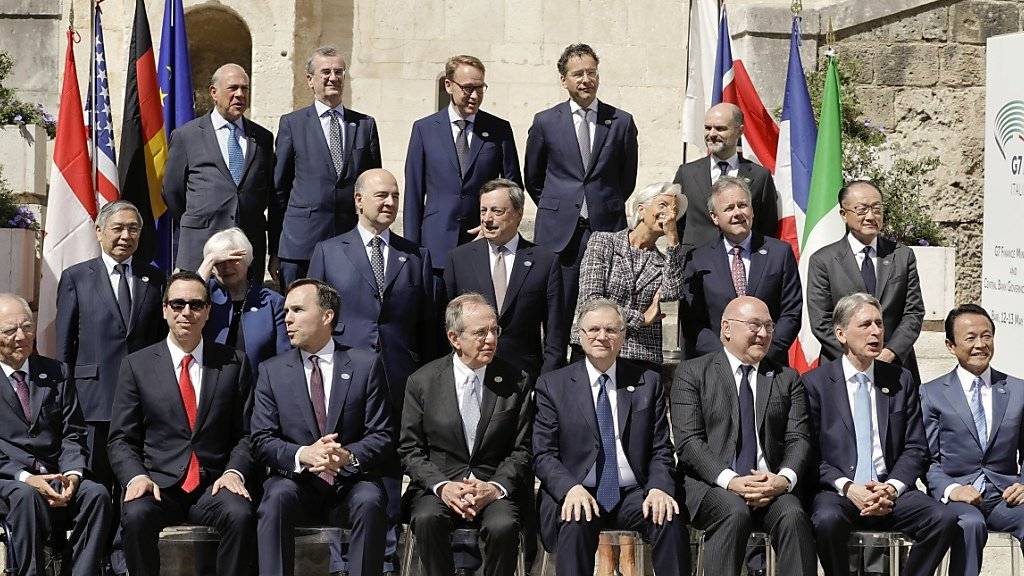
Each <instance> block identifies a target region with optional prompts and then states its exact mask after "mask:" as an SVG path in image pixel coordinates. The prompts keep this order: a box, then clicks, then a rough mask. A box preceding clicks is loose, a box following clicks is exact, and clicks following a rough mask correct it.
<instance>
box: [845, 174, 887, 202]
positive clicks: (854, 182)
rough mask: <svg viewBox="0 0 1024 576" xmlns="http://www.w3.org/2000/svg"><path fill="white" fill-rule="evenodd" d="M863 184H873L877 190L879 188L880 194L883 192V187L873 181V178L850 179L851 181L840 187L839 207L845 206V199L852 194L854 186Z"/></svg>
mask: <svg viewBox="0 0 1024 576" xmlns="http://www.w3.org/2000/svg"><path fill="white" fill-rule="evenodd" d="M863 185H867V186H871V187H872V188H874V189H875V190H878V193H879V194H881V193H882V189H881V188H879V187H878V185H877V184H875V183H874V182H872V181H871V180H850V181H849V182H847V183H845V184H843V187H842V188H840V189H839V207H840V208H842V207H843V206H842V204H843V200H846V197H847V196H848V195H849V194H850V188H853V187H854V186H863Z"/></svg>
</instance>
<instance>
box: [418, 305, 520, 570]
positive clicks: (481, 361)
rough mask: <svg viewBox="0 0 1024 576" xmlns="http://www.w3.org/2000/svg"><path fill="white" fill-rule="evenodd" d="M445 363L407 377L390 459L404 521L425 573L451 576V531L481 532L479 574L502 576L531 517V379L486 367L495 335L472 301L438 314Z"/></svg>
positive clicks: (492, 322) (486, 308)
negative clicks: (401, 469) (401, 468)
mask: <svg viewBox="0 0 1024 576" xmlns="http://www.w3.org/2000/svg"><path fill="white" fill-rule="evenodd" d="M445 327H446V328H447V335H448V342H449V343H450V344H451V346H452V349H453V350H454V351H453V353H452V354H451V355H448V356H445V357H443V358H438V359H437V360H434V361H433V362H430V363H429V364H427V365H426V366H424V367H423V368H420V369H419V370H417V371H416V372H415V373H414V374H413V375H412V376H410V377H409V385H408V387H407V388H406V391H405V408H404V409H403V414H402V435H401V441H400V444H399V448H398V449H399V453H400V454H401V456H402V463H403V464H404V465H405V469H406V470H407V471H408V474H409V478H410V479H411V482H410V484H409V489H408V490H407V492H406V495H405V497H406V498H407V499H408V502H409V506H410V509H411V520H410V522H409V524H410V526H411V528H412V531H413V533H414V534H415V535H416V540H417V542H418V546H417V550H419V551H420V558H421V560H422V562H423V566H424V567H425V568H426V573H427V574H438V575H440V574H453V573H454V572H455V566H454V563H453V560H452V554H451V531H452V529H453V528H455V527H457V526H456V525H457V524H459V523H460V521H461V522H466V523H470V524H472V525H475V526H478V527H480V534H481V536H482V537H483V540H484V558H485V562H484V567H483V568H484V574H486V575H487V576H511V575H512V574H514V573H515V566H516V562H515V558H516V553H517V551H518V548H519V533H520V530H521V528H522V525H523V516H524V515H526V514H529V513H530V512H531V510H530V508H529V507H528V506H525V505H524V504H528V503H529V502H531V501H532V499H531V498H530V497H531V496H532V493H531V491H532V490H533V474H532V471H531V470H530V425H531V423H532V422H531V416H532V409H533V405H532V403H531V401H530V392H531V389H532V380H531V379H530V377H529V375H527V373H526V372H524V371H522V370H520V369H518V368H516V367H514V366H513V365H511V364H506V363H505V362H503V361H501V360H496V359H495V358H494V351H495V347H496V344H497V341H498V335H499V333H500V332H501V328H500V327H499V326H498V319H497V317H496V315H495V313H494V309H493V308H492V307H491V305H490V304H489V303H488V302H487V300H485V299H484V297H483V296H481V295H479V294H473V293H469V294H463V295H462V296H459V297H457V298H455V299H454V300H452V301H451V302H450V303H449V304H448V308H447V310H446V313H445Z"/></svg>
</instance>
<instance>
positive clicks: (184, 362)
mask: <svg viewBox="0 0 1024 576" xmlns="http://www.w3.org/2000/svg"><path fill="white" fill-rule="evenodd" d="M192 360H193V358H192V355H191V354H185V357H184V358H182V359H181V369H182V370H188V367H189V366H191V365H192Z"/></svg>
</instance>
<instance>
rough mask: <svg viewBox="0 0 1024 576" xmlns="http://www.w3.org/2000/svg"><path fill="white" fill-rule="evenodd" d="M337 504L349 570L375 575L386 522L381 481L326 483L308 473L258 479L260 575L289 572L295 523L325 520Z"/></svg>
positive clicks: (379, 566)
mask: <svg viewBox="0 0 1024 576" xmlns="http://www.w3.org/2000/svg"><path fill="white" fill-rule="evenodd" d="M338 506H344V507H345V509H346V511H347V516H348V523H349V527H350V528H351V530H352V537H351V540H350V544H349V548H348V568H349V570H348V572H349V574H350V575H351V576H379V575H380V574H381V571H382V567H383V563H384V540H385V531H386V527H387V521H386V519H385V509H386V506H387V497H386V496H385V493H384V487H383V486H382V485H381V482H380V481H379V480H378V481H369V480H356V481H349V482H348V483H345V484H336V485H334V486H328V485H327V484H326V483H324V482H323V481H321V480H320V479H319V478H318V477H316V476H313V475H312V474H302V475H300V476H298V477H296V478H286V477H284V476H271V477H270V478H268V479H267V481H266V482H264V483H263V500H262V501H261V502H260V506H259V520H258V522H257V528H256V531H257V534H258V539H259V559H260V575H261V576H291V575H292V574H293V572H294V569H295V540H294V533H295V527H296V526H302V525H304V524H305V525H320V524H325V523H327V522H328V521H329V519H330V517H331V516H332V514H331V512H332V511H334V509H335V508H337V507H338Z"/></svg>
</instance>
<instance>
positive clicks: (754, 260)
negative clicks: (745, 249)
mask: <svg viewBox="0 0 1024 576" xmlns="http://www.w3.org/2000/svg"><path fill="white" fill-rule="evenodd" d="M767 260H768V250H767V249H766V248H765V247H764V237H763V236H761V235H760V234H757V233H754V234H752V236H751V238H750V270H749V271H748V272H747V294H757V288H758V286H760V284H761V278H762V277H763V276H764V269H765V264H766V262H767Z"/></svg>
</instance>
